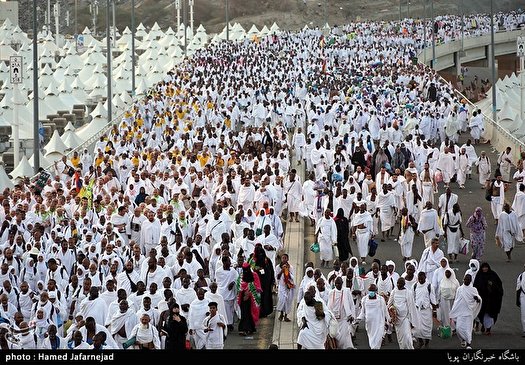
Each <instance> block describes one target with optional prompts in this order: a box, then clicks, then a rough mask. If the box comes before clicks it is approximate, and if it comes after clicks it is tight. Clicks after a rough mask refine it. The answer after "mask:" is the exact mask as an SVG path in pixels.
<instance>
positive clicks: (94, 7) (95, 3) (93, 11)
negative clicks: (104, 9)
mask: <svg viewBox="0 0 525 365" xmlns="http://www.w3.org/2000/svg"><path fill="white" fill-rule="evenodd" d="M89 12H90V13H91V15H92V16H93V19H92V22H93V36H96V35H97V16H98V0H94V1H93V2H92V3H91V4H89Z"/></svg>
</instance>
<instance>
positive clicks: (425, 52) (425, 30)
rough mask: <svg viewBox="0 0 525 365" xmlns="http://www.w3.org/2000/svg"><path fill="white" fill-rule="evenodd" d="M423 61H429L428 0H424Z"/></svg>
mask: <svg viewBox="0 0 525 365" xmlns="http://www.w3.org/2000/svg"><path fill="white" fill-rule="evenodd" d="M423 63H424V64H426V63H427V0H423Z"/></svg>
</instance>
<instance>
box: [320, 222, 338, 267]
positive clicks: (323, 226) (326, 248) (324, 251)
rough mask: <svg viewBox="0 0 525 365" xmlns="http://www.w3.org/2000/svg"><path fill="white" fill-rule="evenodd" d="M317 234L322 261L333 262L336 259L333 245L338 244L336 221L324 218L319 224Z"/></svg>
mask: <svg viewBox="0 0 525 365" xmlns="http://www.w3.org/2000/svg"><path fill="white" fill-rule="evenodd" d="M315 232H316V233H318V234H319V235H318V238H317V240H318V243H319V247H320V249H321V250H320V254H321V255H320V256H321V260H324V261H332V260H333V258H334V254H333V250H332V245H334V244H335V243H337V226H336V224H335V221H334V220H333V219H332V218H331V217H330V218H328V219H327V218H325V217H324V216H323V217H322V218H321V219H320V220H319V221H318V222H317V227H316V228H315Z"/></svg>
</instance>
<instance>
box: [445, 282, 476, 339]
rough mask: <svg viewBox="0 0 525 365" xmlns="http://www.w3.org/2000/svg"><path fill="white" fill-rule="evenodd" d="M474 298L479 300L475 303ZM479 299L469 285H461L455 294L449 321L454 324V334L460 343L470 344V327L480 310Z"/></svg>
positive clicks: (471, 285) (474, 289) (473, 288)
mask: <svg viewBox="0 0 525 365" xmlns="http://www.w3.org/2000/svg"><path fill="white" fill-rule="evenodd" d="M475 297H477V298H478V299H479V303H477V302H476V300H475ZM481 303H482V300H481V297H480V296H479V294H478V290H477V289H476V288H475V287H474V286H473V284H472V283H471V284H470V285H468V286H467V285H465V284H463V285H461V286H460V287H459V288H458V290H457V292H456V300H455V301H454V305H453V306H452V310H451V311H450V314H449V316H450V319H453V320H454V321H455V322H456V333H457V335H458V337H459V338H460V339H461V340H462V341H466V343H467V344H470V343H471V342H472V326H473V323H474V318H476V316H477V315H478V313H479V310H480V309H481Z"/></svg>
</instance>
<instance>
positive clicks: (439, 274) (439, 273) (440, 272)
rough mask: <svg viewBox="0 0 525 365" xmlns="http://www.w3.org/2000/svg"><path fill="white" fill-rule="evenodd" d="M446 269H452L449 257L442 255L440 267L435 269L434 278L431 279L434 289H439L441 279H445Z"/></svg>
mask: <svg viewBox="0 0 525 365" xmlns="http://www.w3.org/2000/svg"><path fill="white" fill-rule="evenodd" d="M446 269H450V265H449V263H448V259H447V258H446V257H442V258H441V260H439V267H438V268H437V269H436V270H434V273H433V274H432V280H431V281H430V283H431V284H432V287H433V288H434V290H437V288H438V287H439V283H441V279H443V276H444V275H445V270H446Z"/></svg>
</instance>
